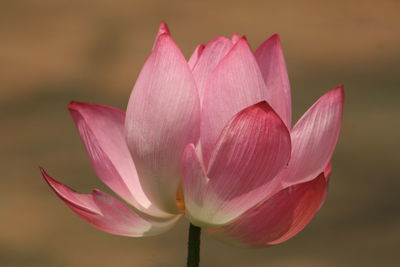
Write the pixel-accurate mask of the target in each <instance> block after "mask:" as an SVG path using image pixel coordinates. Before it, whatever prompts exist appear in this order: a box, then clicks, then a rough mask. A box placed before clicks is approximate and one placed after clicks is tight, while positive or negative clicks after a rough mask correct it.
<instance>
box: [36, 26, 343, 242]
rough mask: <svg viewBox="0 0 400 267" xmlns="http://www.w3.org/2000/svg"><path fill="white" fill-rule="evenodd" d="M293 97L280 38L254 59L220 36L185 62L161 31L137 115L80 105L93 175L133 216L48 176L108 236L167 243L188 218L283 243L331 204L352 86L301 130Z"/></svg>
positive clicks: (135, 103)
mask: <svg viewBox="0 0 400 267" xmlns="http://www.w3.org/2000/svg"><path fill="white" fill-rule="evenodd" d="M290 98H291V97H290V87H289V81H288V77H287V72H286V66H285V62H284V58H283V54H282V50H281V45H280V41H279V37H278V36H277V35H273V36H272V37H271V38H269V39H268V40H267V41H265V42H264V43H263V44H261V45H260V47H259V48H258V49H257V50H256V51H255V52H253V51H252V50H251V49H250V47H249V44H248V42H247V41H246V38H244V37H240V36H238V35H236V34H235V35H234V37H233V38H232V40H230V39H227V38H225V37H216V38H214V39H213V40H211V41H210V42H209V43H208V44H207V45H199V46H198V47H197V48H196V50H195V52H194V53H193V55H192V56H191V58H190V59H189V61H186V60H185V58H184V56H183V55H182V53H181V51H180V49H179V48H178V46H177V45H176V44H175V42H174V41H173V40H172V38H171V36H170V34H169V30H168V28H167V26H166V25H165V24H162V25H161V27H160V29H159V32H158V35H157V38H156V41H155V44H154V47H153V51H152V52H151V55H150V57H149V58H148V59H147V61H146V63H145V65H144V66H143V69H142V70H141V72H140V75H139V77H138V79H137V81H136V84H135V86H134V88H133V91H132V94H131V97H130V100H129V104H128V108H127V111H126V113H125V112H124V111H121V110H118V109H116V108H112V107H107V106H102V105H96V104H88V103H78V102H71V103H70V104H69V111H70V113H71V115H72V118H73V119H74V122H75V124H76V126H77V128H78V131H79V133H80V136H81V138H82V140H83V143H84V145H85V148H86V151H87V153H88V155H89V158H90V160H91V163H92V166H93V169H94V170H95V172H96V174H97V175H98V177H99V178H100V179H101V180H102V181H103V182H104V183H105V184H106V185H107V186H109V187H110V188H111V189H112V190H113V191H114V192H115V193H116V194H118V195H119V196H120V197H121V198H122V199H123V200H125V201H126V202H127V203H128V204H129V206H130V207H128V205H127V204H125V202H123V201H121V200H119V199H117V198H115V197H113V196H111V195H109V194H107V193H105V192H102V191H100V190H97V189H95V190H93V192H92V193H91V194H80V193H76V192H75V191H73V190H72V189H70V188H69V187H67V186H65V185H63V184H61V183H60V182H58V181H56V180H54V179H53V178H51V177H50V176H49V175H48V174H47V173H46V172H45V171H44V170H42V173H43V176H44V178H45V179H46V181H47V182H48V184H49V185H50V186H51V187H52V188H53V189H54V191H55V192H56V194H57V195H58V196H59V197H60V198H61V199H62V200H63V201H64V202H65V203H66V204H67V206H68V207H69V208H70V209H72V210H73V211H74V212H75V213H77V214H78V215H79V216H80V217H82V218H83V219H84V220H86V221H87V222H89V223H90V224H91V225H93V226H94V227H96V228H98V229H100V230H103V231H105V232H109V233H112V234H117V235H124V236H133V237H139V236H150V235H157V234H160V233H163V232H165V231H167V230H169V229H170V228H171V227H173V226H174V225H175V223H176V222H177V221H178V219H179V218H180V217H182V215H186V217H187V218H188V219H189V220H190V222H191V223H192V224H194V225H196V226H199V227H202V228H205V229H207V231H208V232H209V233H210V234H211V235H213V236H215V237H217V238H219V239H222V240H224V241H227V242H230V243H233V244H236V245H241V246H251V247H266V246H270V245H274V244H278V243H281V242H283V241H285V240H287V239H289V238H290V237H292V236H294V235H295V234H297V233H298V232H299V231H301V230H302V229H303V228H304V227H305V226H306V225H307V224H308V223H309V222H310V220H311V219H312V217H313V216H314V214H315V213H316V212H317V211H318V209H319V208H320V207H321V205H322V204H323V202H324V200H325V198H326V194H327V186H328V177H329V173H330V160H331V157H332V154H333V151H334V148H335V145H336V142H337V139H338V135H339V130H340V126H341V120H342V109H343V88H342V87H341V86H340V87H337V88H335V89H333V90H331V91H329V92H327V93H326V94H325V95H323V96H322V97H321V98H320V99H319V100H317V102H316V103H315V104H314V105H313V106H312V107H311V108H310V109H309V110H308V111H307V112H306V113H305V114H304V115H303V116H302V117H301V119H300V120H299V121H298V122H297V123H296V124H295V125H294V126H293V127H291V100H290Z"/></svg>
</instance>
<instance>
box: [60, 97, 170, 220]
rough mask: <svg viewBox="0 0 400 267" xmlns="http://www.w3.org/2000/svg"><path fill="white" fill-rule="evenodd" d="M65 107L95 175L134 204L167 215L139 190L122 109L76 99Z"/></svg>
mask: <svg viewBox="0 0 400 267" xmlns="http://www.w3.org/2000/svg"><path fill="white" fill-rule="evenodd" d="M68 109H69V111H70V113H71V116H72V118H73V120H74V122H75V125H76V128H77V129H78V132H79V134H80V136H81V139H82V141H83V143H84V145H85V149H86V151H87V154H88V156H89V159H90V161H91V163H92V167H93V169H94V171H95V172H96V174H97V176H98V177H99V178H100V179H101V180H102V181H103V182H104V183H105V184H106V185H107V186H109V187H110V188H111V189H112V190H113V191H114V192H115V193H117V194H118V195H120V196H121V197H122V198H123V199H125V200H126V201H127V202H129V203H130V204H131V205H132V206H134V207H135V208H137V209H139V210H141V211H143V212H145V213H148V214H150V215H153V216H157V217H164V216H167V217H168V216H170V215H168V214H166V213H165V212H162V211H161V210H159V209H157V207H155V206H154V205H152V203H151V202H150V200H149V199H148V198H147V196H146V195H145V193H144V192H143V190H142V187H141V185H140V182H139V178H138V176H137V173H136V168H135V165H134V163H133V160H132V157H131V155H130V153H129V150H128V146H127V144H126V140H125V128H124V121H125V112H124V111H122V110H119V109H116V108H113V107H107V106H102V105H96V104H88V103H80V102H71V103H70V104H69V105H68Z"/></svg>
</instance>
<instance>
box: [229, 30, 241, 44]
mask: <svg viewBox="0 0 400 267" xmlns="http://www.w3.org/2000/svg"><path fill="white" fill-rule="evenodd" d="M241 38H242V36H240V35H239V34H238V33H237V32H235V33H234V34H233V35H232V38H231V40H232V43H233V44H236V43H237V42H238V41H239V40H240V39H241Z"/></svg>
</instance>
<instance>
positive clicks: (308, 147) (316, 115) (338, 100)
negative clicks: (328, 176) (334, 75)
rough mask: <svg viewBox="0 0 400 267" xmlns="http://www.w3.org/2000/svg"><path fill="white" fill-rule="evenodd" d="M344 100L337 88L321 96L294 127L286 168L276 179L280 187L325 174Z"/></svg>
mask: <svg viewBox="0 0 400 267" xmlns="http://www.w3.org/2000/svg"><path fill="white" fill-rule="evenodd" d="M343 101H344V91H343V87H342V86H339V87H337V88H335V89H333V90H331V91H329V92H328V93H326V94H325V95H323V96H322V97H321V98H320V99H319V100H318V101H317V102H316V103H315V104H314V105H313V106H312V107H311V108H310V109H309V110H308V111H307V112H306V113H305V114H304V115H303V117H301V118H300V120H299V121H298V122H297V123H296V125H295V126H294V127H293V130H292V132H291V137H292V155H291V159H290V162H289V165H288V167H287V168H285V169H284V170H283V171H282V172H281V173H280V174H279V175H278V177H276V181H277V182H279V183H280V184H281V188H284V187H288V186H290V185H293V184H297V183H302V182H307V181H309V180H311V179H313V178H314V177H316V176H317V175H318V174H319V173H321V172H323V171H324V169H325V168H326V166H327V164H328V162H329V161H330V159H331V157H332V154H333V151H334V149H335V146H336V142H337V140H338V137H339V131H340V126H341V124H342V113H343Z"/></svg>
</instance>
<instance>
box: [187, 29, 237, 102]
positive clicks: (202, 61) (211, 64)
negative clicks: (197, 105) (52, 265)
mask: <svg viewBox="0 0 400 267" xmlns="http://www.w3.org/2000/svg"><path fill="white" fill-rule="evenodd" d="M232 46H233V44H232V42H231V40H229V39H227V38H225V37H216V38H214V39H213V40H211V41H210V42H209V43H208V44H207V46H206V47H205V48H204V51H203V53H202V55H201V57H200V58H199V60H198V62H197V64H196V66H194V68H193V77H194V79H195V80H196V85H197V89H198V90H199V96H200V99H203V94H204V89H205V86H206V84H207V82H208V80H209V79H210V76H211V73H212V72H213V71H214V70H215V68H216V67H217V65H218V64H219V63H220V61H221V60H222V59H223V58H224V57H225V55H226V54H228V52H229V51H230V50H231V49H232Z"/></svg>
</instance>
